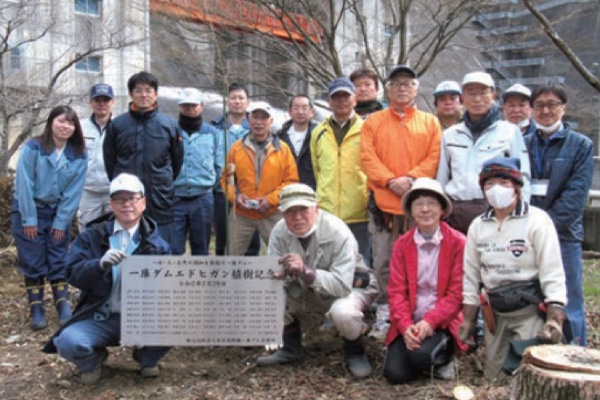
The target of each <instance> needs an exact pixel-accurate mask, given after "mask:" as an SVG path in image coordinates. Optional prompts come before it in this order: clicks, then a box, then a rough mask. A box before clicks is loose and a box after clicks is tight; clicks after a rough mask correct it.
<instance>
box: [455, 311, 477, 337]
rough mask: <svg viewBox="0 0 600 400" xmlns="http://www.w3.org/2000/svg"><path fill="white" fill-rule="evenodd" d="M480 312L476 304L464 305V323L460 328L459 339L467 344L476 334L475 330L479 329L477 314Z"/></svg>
mask: <svg viewBox="0 0 600 400" xmlns="http://www.w3.org/2000/svg"><path fill="white" fill-rule="evenodd" d="M478 311H479V306H477V305H474V304H463V309H462V313H463V322H462V324H460V327H459V328H458V338H459V339H460V340H461V341H462V342H463V343H466V342H467V341H468V340H469V338H470V337H471V335H473V334H474V333H475V328H476V327H477V312H478Z"/></svg>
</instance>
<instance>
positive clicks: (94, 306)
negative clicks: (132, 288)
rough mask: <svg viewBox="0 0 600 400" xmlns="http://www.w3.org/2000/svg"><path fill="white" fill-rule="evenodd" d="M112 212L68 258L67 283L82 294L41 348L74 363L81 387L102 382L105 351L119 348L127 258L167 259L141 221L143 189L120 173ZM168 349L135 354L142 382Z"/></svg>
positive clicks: (153, 229)
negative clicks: (122, 268) (77, 302)
mask: <svg viewBox="0 0 600 400" xmlns="http://www.w3.org/2000/svg"><path fill="white" fill-rule="evenodd" d="M109 194H110V207H111V209H112V211H113V214H114V215H112V216H110V217H109V218H108V219H107V220H105V221H99V222H98V223H95V224H91V225H90V227H89V228H88V229H86V230H85V231H84V232H82V233H81V234H80V235H79V236H77V238H76V239H75V241H74V242H73V244H72V247H71V251H70V254H69V257H68V259H67V277H68V279H69V283H70V284H71V285H73V286H75V287H77V288H79V289H81V292H82V294H81V297H80V300H79V304H78V305H77V307H76V308H75V311H74V312H73V317H72V318H71V319H70V320H69V321H68V322H67V323H66V324H65V325H64V326H63V327H62V328H61V329H60V330H59V331H58V332H57V333H56V334H55V335H54V337H53V338H52V339H51V340H50V342H49V343H48V344H47V345H46V347H45V348H44V351H45V352H47V353H55V352H58V354H59V355H60V356H61V357H64V358H66V359H67V360H69V361H71V362H72V363H74V364H75V365H76V366H77V368H78V369H79V372H80V373H81V380H82V382H83V383H87V384H91V383H95V382H97V381H98V380H99V379H100V376H101V372H102V371H101V369H102V363H103V362H104V360H106V358H107V357H108V352H107V350H106V347H108V346H118V345H119V340H120V336H121V267H120V263H121V262H122V261H123V260H124V259H125V258H126V257H127V256H128V255H130V254H134V255H137V254H152V255H159V254H169V253H170V251H169V245H168V244H167V243H166V242H165V241H164V240H163V239H162V238H161V237H160V236H159V234H158V230H157V225H156V223H155V222H154V221H153V220H152V219H150V218H149V217H147V216H144V210H145V209H146V197H145V196H144V185H143V184H142V182H141V181H140V180H139V179H138V178H137V177H136V176H134V175H130V174H127V173H122V174H120V175H118V176H117V177H116V178H115V179H113V181H112V182H111V184H110V191H109ZM168 350H169V348H168V347H142V348H136V349H135V350H134V351H133V358H134V359H135V360H136V361H137V362H138V363H139V364H140V367H141V370H140V373H141V375H142V376H144V377H155V376H157V375H158V373H159V371H158V366H157V363H158V360H160V359H161V358H162V357H163V356H164V355H165V354H166V353H167V351H168Z"/></svg>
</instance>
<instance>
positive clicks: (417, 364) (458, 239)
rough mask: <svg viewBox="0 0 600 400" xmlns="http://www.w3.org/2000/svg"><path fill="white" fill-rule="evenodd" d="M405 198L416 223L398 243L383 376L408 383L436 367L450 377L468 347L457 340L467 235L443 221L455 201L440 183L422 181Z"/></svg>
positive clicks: (392, 267) (392, 268)
mask: <svg viewBox="0 0 600 400" xmlns="http://www.w3.org/2000/svg"><path fill="white" fill-rule="evenodd" d="M402 202H403V208H404V210H405V212H406V214H407V215H408V216H409V217H411V218H412V219H413V220H414V221H415V224H416V227H415V228H413V229H411V230H410V231H408V232H407V233H405V234H404V235H402V237H401V238H400V239H398V240H397V241H396V244H395V245H394V252H393V254H392V261H391V265H390V281H389V283H388V299H389V302H390V321H391V323H392V325H391V327H390V329H389V330H388V336H387V340H386V344H387V346H388V350H387V354H386V357H385V363H384V367H383V375H384V376H385V377H386V378H387V380H388V381H389V382H390V383H405V382H407V381H410V380H413V379H415V378H416V377H417V376H418V374H419V372H421V373H426V374H428V373H429V372H430V371H431V368H432V367H434V375H436V376H438V377H440V378H443V379H451V378H453V377H454V363H453V362H452V359H453V357H454V353H455V350H456V349H460V350H465V349H466V345H464V344H463V343H462V342H461V341H460V340H459V339H458V327H459V326H460V324H461V322H462V315H461V314H460V311H461V304H462V275H463V256H464V249H465V242H466V239H465V236H464V235H463V234H462V233H460V232H458V231H456V230H454V229H452V228H451V227H450V226H448V224H446V223H445V222H443V221H442V220H443V219H445V218H446V217H447V216H448V215H450V212H451V211H452V203H451V202H450V199H448V197H447V196H446V195H445V194H444V192H443V191H442V186H441V185H440V183H439V182H437V181H435V180H433V179H431V178H419V179H417V180H416V181H415V183H414V184H413V186H412V188H411V190H410V191H409V192H408V193H406V195H404V197H403V199H402Z"/></svg>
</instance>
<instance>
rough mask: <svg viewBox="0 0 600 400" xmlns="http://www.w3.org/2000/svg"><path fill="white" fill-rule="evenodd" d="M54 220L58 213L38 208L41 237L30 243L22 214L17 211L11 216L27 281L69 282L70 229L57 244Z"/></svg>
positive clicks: (20, 267) (31, 240)
mask: <svg viewBox="0 0 600 400" xmlns="http://www.w3.org/2000/svg"><path fill="white" fill-rule="evenodd" d="M55 216H56V210H55V209H52V208H50V207H38V208H37V217H38V225H37V232H38V235H37V237H36V238H35V239H28V238H27V237H26V236H25V234H24V232H23V225H21V213H20V212H18V211H13V212H12V213H11V227H12V234H13V237H14V238H15V244H16V246H17V253H18V255H19V269H20V270H21V273H22V274H23V275H24V276H25V278H29V279H38V278H48V279H49V280H51V281H64V280H65V278H66V268H67V263H66V260H67V253H68V245H69V235H70V228H69V227H67V229H66V230H65V237H64V238H63V239H62V240H59V241H56V240H54V237H52V223H53V222H54V217H55Z"/></svg>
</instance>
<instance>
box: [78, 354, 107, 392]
mask: <svg viewBox="0 0 600 400" xmlns="http://www.w3.org/2000/svg"><path fill="white" fill-rule="evenodd" d="M107 358H108V351H106V350H104V352H103V353H102V355H101V357H100V361H98V364H96V366H95V367H94V369H93V370H91V371H90V372H82V373H81V383H84V384H86V385H93V384H94V383H96V382H98V381H99V380H100V377H101V376H102V363H104V361H106V359H107Z"/></svg>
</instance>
